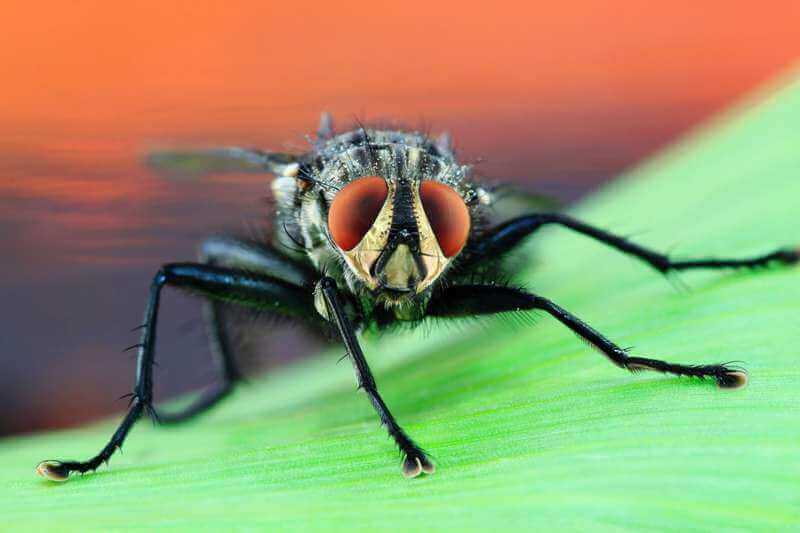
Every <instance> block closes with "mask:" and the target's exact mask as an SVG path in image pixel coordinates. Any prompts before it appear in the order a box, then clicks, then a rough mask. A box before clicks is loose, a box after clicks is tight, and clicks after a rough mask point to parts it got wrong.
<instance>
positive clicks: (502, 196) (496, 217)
mask: <svg viewBox="0 0 800 533" xmlns="http://www.w3.org/2000/svg"><path fill="white" fill-rule="evenodd" d="M488 193H489V195H490V196H491V203H490V207H491V209H490V210H489V225H490V226H496V225H499V224H502V223H503V222H506V221H508V220H511V219H512V218H516V217H519V216H522V215H529V214H531V213H536V212H542V211H557V210H559V209H560V208H561V207H562V205H561V203H560V202H559V201H558V200H556V199H554V198H552V197H548V196H545V195H542V194H538V193H534V192H531V191H526V190H524V189H522V188H520V187H519V186H515V185H505V184H504V185H498V186H496V187H493V188H491V189H490V190H488Z"/></svg>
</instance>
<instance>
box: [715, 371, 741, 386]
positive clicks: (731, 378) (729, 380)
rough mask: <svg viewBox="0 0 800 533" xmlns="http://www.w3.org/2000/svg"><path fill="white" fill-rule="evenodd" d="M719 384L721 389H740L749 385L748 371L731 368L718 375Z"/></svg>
mask: <svg viewBox="0 0 800 533" xmlns="http://www.w3.org/2000/svg"><path fill="white" fill-rule="evenodd" d="M717 385H718V386H719V388H721V389H740V388H742V387H744V386H745V385H747V372H743V371H741V370H729V371H728V372H725V373H724V374H722V375H720V376H717Z"/></svg>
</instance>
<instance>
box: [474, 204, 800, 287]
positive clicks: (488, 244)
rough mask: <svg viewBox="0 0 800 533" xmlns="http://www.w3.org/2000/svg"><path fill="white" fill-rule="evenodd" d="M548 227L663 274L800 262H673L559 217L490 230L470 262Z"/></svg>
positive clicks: (798, 254)
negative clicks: (557, 227) (561, 229)
mask: <svg viewBox="0 0 800 533" xmlns="http://www.w3.org/2000/svg"><path fill="white" fill-rule="evenodd" d="M546 224H556V225H560V226H563V227H565V228H569V229H571V230H573V231H576V232H578V233H580V234H582V235H586V236H587V237H591V238H592V239H595V240H597V241H600V242H602V243H605V244H607V245H609V246H611V247H612V248H616V249H617V250H619V251H620V252H623V253H626V254H629V255H632V256H634V257H638V258H639V259H641V260H642V261H644V262H646V263H648V264H649V265H650V266H652V267H653V268H655V269H656V270H658V271H660V272H663V273H667V272H670V271H674V270H688V269H694V268H708V269H715V268H716V269H719V268H754V267H761V266H767V265H769V264H771V263H782V264H795V263H798V262H800V248H798V249H794V250H790V249H782V250H776V251H774V252H771V253H768V254H765V255H760V256H757V257H750V258H744V259H692V260H687V261H676V260H673V259H670V257H669V256H667V255H665V254H662V253H659V252H655V251H653V250H650V249H648V248H645V247H643V246H639V245H638V244H634V243H632V242H630V241H628V240H627V239H625V238H623V237H620V236H618V235H614V234H612V233H609V232H607V231H604V230H601V229H599V228H596V227H594V226H590V225H589V224H585V223H583V222H581V221H579V220H576V219H574V218H572V217H569V216H567V215H562V214H560V213H541V214H534V215H526V216H523V217H519V218H515V219H513V220H510V221H508V222H506V223H504V224H502V225H500V226H498V227H497V228H494V229H492V230H490V231H489V233H488V234H487V235H485V237H484V238H483V239H482V240H481V242H480V243H479V244H478V245H477V246H476V247H475V248H474V249H473V253H472V254H471V259H468V260H467V261H468V262H470V261H475V262H477V261H480V260H481V259H482V258H485V257H497V256H499V255H502V254H504V253H505V252H507V251H509V250H511V249H512V248H513V247H514V246H516V245H517V244H519V242H520V241H521V240H522V239H524V238H525V237H527V236H528V235H530V234H531V233H533V232H534V231H536V230H537V229H539V228H540V227H542V226H544V225H546Z"/></svg>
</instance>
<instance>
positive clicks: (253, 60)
mask: <svg viewBox="0 0 800 533" xmlns="http://www.w3.org/2000/svg"><path fill="white" fill-rule="evenodd" d="M462 4H465V3H463V2H404V1H400V0H396V1H393V2H376V1H370V2H364V1H358V2H338V1H337V2H318V3H305V4H299V3H297V2H256V1H238V2H234V1H226V2H212V1H194V2H177V1H161V2H144V1H134V2H106V1H103V2H100V1H95V2H86V1H62V2H42V3H34V2H10V1H6V2H3V4H2V5H0V45H1V46H0V246H2V249H3V250H4V252H5V253H4V255H5V257H4V260H3V261H2V262H0V275H1V276H2V277H1V278H0V291H2V293H3V298H2V301H1V302H0V324H2V325H1V326H0V328H3V329H2V330H1V331H0V340H2V342H3V344H2V353H0V363H2V365H3V368H4V371H3V372H2V373H0V390H2V391H3V394H4V397H5V398H8V399H7V400H6V401H5V402H4V403H5V404H6V405H11V406H14V410H13V412H12V411H8V412H2V411H1V410H0V433H2V432H3V431H16V430H24V429H31V428H36V427H44V426H48V425H63V424H66V423H71V422H75V421H78V420H81V419H85V418H87V417H92V416H96V415H98V414H101V413H104V412H108V411H109V410H112V409H115V408H116V409H118V408H119V407H120V405H119V404H115V403H113V402H112V401H111V398H115V397H117V396H119V395H120V394H122V393H123V392H126V391H127V390H129V388H130V385H131V379H132V373H133V369H132V364H131V363H130V361H127V360H126V359H125V358H122V357H114V355H113V354H115V353H117V352H118V351H119V349H120V348H121V347H123V346H125V345H127V344H132V343H133V342H135V338H133V339H131V338H130V336H129V334H128V333H127V330H128V329H130V327H132V326H134V325H136V324H137V323H138V320H140V314H141V309H142V307H143V305H144V297H145V293H144V290H143V289H144V288H145V287H146V286H147V284H148V282H149V278H150V276H151V275H152V273H153V272H154V271H155V269H157V267H158V265H159V263H160V262H163V261H169V260H186V259H191V258H192V257H193V255H194V249H195V247H196V245H197V243H198V242H199V241H200V239H202V237H203V236H204V235H206V234H208V233H210V232H213V231H217V230H219V229H222V228H229V227H231V226H233V227H238V226H237V225H239V224H241V222H242V219H243V218H247V217H255V216H260V215H261V214H263V204H261V203H260V202H259V201H258V197H259V196H261V195H262V194H263V193H264V187H263V183H262V182H261V181H258V180H260V178H258V180H257V181H253V180H252V178H248V179H249V181H248V179H245V178H242V177H238V178H231V179H230V180H228V181H224V182H223V181H214V180H212V181H211V182H209V183H201V184H188V185H187V184H173V183H164V182H163V181H160V180H158V179H157V178H155V177H153V176H152V175H151V174H149V173H148V172H147V171H146V169H144V168H143V167H142V166H141V164H140V163H139V157H140V155H141V153H142V152H143V151H144V150H146V149H147V147H150V146H154V145H156V146H157V145H165V144H175V143H177V144H195V143H200V144H204V145H208V144H243V145H258V146H262V147H264V148H279V149H285V148H287V147H288V148H292V147H294V148H297V149H302V148H304V147H305V146H306V142H305V140H304V138H303V135H304V134H305V133H308V132H311V131H313V130H314V129H315V128H316V121H317V116H318V114H319V112H320V111H322V110H329V111H332V112H333V113H334V116H335V117H336V118H337V119H339V122H340V123H342V122H344V123H348V122H351V121H352V118H353V117H354V116H356V115H357V116H359V117H360V118H361V119H363V120H369V119H376V118H393V119H400V120H402V121H405V122H406V123H409V124H411V125H414V126H419V125H429V126H430V127H431V128H432V129H433V130H434V131H439V130H442V129H449V130H450V131H451V132H452V133H453V136H454V139H455V141H456V146H457V148H459V149H460V151H461V153H462V154H463V156H464V157H465V159H466V160H469V161H473V160H476V159H478V158H486V161H485V162H484V163H481V164H480V165H479V166H478V169H479V170H480V172H481V173H482V174H484V175H486V176H489V177H491V178H496V179H501V180H509V181H516V182H518V183H527V184H530V185H532V186H536V187H539V188H544V189H545V192H550V193H553V194H557V195H559V196H561V197H563V198H568V199H569V198H574V197H576V196H578V195H580V194H581V193H583V192H584V191H585V190H587V188H589V187H590V186H593V185H596V184H598V183H600V182H602V181H604V180H605V179H609V178H611V177H613V176H614V175H615V174H617V173H619V172H620V171H621V170H623V169H624V168H625V167H627V166H629V165H632V164H634V163H635V162H636V161H638V160H639V159H641V158H642V157H644V156H646V155H647V154H648V153H651V152H653V151H654V150H657V149H658V148H659V147H661V146H663V145H664V144H665V143H667V142H669V141H670V140H671V139H673V138H674V137H675V136H676V135H678V134H679V133H681V132H683V131H685V130H686V129H687V128H689V127H691V126H692V125H694V124H696V123H697V122H698V121H700V120H702V119H704V118H706V117H708V116H710V115H712V114H713V113H715V112H717V111H719V110H721V109H724V108H725V107H726V106H728V105H730V104H731V103H732V102H733V101H735V100H736V99H737V98H739V97H740V95H742V94H744V93H745V92H747V91H749V90H751V89H752V88H753V87H755V86H757V85H758V84H760V83H762V82H764V81H766V80H769V79H770V78H772V77H773V76H775V75H776V74H778V73H779V72H781V71H782V70H784V69H785V68H787V67H788V66H789V65H791V64H792V63H793V62H794V61H795V60H796V59H797V58H798V57H800V31H798V21H800V2H797V1H796V0H791V1H775V2H723V1H706V2H674V1H672V2H660V3H658V5H654V4H655V3H653V2H642V1H639V0H624V1H616V2H574V1H557V2H552V1H548V2H538V3H529V2H526V3H505V2H489V3H480V4H479V6H478V7H470V6H466V7H465V6H464V5H462ZM473 4H478V3H473ZM179 309H182V308H179ZM180 314H181V313H180V312H179V313H178V315H180ZM165 320H166V319H165ZM127 341H130V342H127ZM167 345H168V346H167V348H165V349H166V350H168V351H170V354H169V357H167V356H165V357H164V358H163V360H164V365H165V366H166V367H168V366H169V365H176V366H174V368H175V371H174V372H170V371H169V370H168V369H167V370H165V371H163V372H162V373H161V375H160V378H159V379H160V380H161V382H162V383H163V382H168V383H172V384H173V385H175V387H177V388H178V389H180V388H181V387H183V388H186V387H188V386H196V385H197V381H198V380H195V381H192V380H191V379H188V378H186V375H187V374H188V372H186V371H185V370H183V369H185V368H186V367H187V365H188V366H191V363H188V361H190V360H191V358H192V357H193V354H189V353H187V352H188V351H190V350H187V349H186V348H185V346H184V345H181V344H180V342H177V341H176V343H175V344H174V345H171V344H169V342H167ZM181 365H183V366H181ZM187 379H188V380H187ZM21 413H24V415H23V414H21Z"/></svg>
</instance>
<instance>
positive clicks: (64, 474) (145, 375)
mask: <svg viewBox="0 0 800 533" xmlns="http://www.w3.org/2000/svg"><path fill="white" fill-rule="evenodd" d="M165 285H170V286H173V287H177V288H181V289H184V290H187V291H190V292H195V293H199V294H201V295H204V296H206V297H208V298H212V299H216V300H225V301H230V302H235V303H237V304H240V305H245V306H249V307H253V308H258V309H268V310H270V311H271V312H277V313H281V314H284V315H287V316H293V317H299V318H304V319H313V317H318V316H319V315H318V314H317V312H316V309H315V308H314V297H313V293H312V292H311V291H309V290H308V289H306V288H303V287H298V286H297V285H293V284H291V283H287V282H285V281H283V280H279V279H274V278H270V277H268V276H258V275H255V274H250V273H247V272H242V271H238V270H233V269H229V268H222V267H214V266H210V265H203V264H198V263H173V264H168V265H164V266H163V267H161V270H159V272H158V274H156V276H155V277H154V278H153V282H152V284H151V287H150V299H149V301H148V303H147V309H146V311H145V318H144V328H143V329H142V338H141V343H140V346H139V356H138V362H137V372H136V386H135V388H134V391H133V393H132V394H131V395H130V396H131V403H130V407H129V409H128V413H127V414H126V415H125V418H124V419H123V421H122V423H121V424H120V426H119V427H118V428H117V430H116V431H115V432H114V434H113V436H112V437H111V440H110V441H109V442H108V444H106V446H105V447H104V448H103V449H102V450H101V451H100V453H98V454H97V455H96V456H94V457H92V458H91V459H89V460H88V461H52V460H51V461H43V462H41V463H39V466H38V467H37V471H38V472H39V473H40V474H41V475H43V476H44V477H47V478H49V479H51V480H54V481H65V480H66V479H67V478H68V477H69V474H70V473H71V472H80V473H84V472H88V471H92V470H96V469H97V467H99V466H100V465H101V464H102V463H104V462H107V461H108V460H109V459H110V458H111V456H112V455H113V454H114V452H115V451H116V450H117V448H121V447H122V443H123V442H124V440H125V437H126V436H127V435H128V432H129V431H130V429H131V427H132V426H133V425H134V424H135V423H136V421H137V420H138V419H139V417H141V415H142V414H143V413H144V412H145V411H147V412H149V413H150V414H151V415H153V416H155V412H154V411H153V408H152V402H153V359H154V357H155V343H156V328H157V324H158V307H159V299H160V295H161V289H162V288H163V287H164V286H165Z"/></svg>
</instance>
